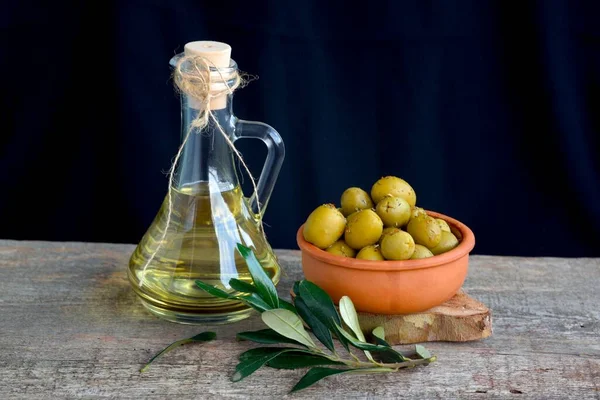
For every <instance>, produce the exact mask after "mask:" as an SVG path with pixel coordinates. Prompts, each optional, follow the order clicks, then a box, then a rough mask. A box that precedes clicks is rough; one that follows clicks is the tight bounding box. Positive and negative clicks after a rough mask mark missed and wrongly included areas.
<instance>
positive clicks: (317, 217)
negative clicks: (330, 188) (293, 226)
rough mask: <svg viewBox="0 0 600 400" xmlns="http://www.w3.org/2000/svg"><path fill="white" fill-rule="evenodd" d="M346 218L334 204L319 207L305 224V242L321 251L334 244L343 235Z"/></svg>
mask: <svg viewBox="0 0 600 400" xmlns="http://www.w3.org/2000/svg"><path fill="white" fill-rule="evenodd" d="M345 227H346V218H344V216H343V215H342V213H341V212H339V211H338V209H337V208H335V206H334V205H333V204H323V205H321V206H319V207H317V208H316V209H315V210H314V211H313V212H312V213H310V215H309V216H308V218H307V219H306V222H305V223H304V231H303V235H304V240H306V241H307V242H309V243H312V244H314V245H315V246H317V247H318V248H320V249H326V248H328V247H329V246H331V245H332V244H334V243H335V242H336V241H337V240H338V239H339V238H340V237H341V236H342V235H343V234H344V228H345Z"/></svg>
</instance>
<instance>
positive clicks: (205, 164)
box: [174, 95, 239, 193]
mask: <svg viewBox="0 0 600 400" xmlns="http://www.w3.org/2000/svg"><path fill="white" fill-rule="evenodd" d="M223 96H224V98H223V99H222V101H221V102H220V106H221V107H222V108H219V109H211V114H212V116H213V117H214V119H213V117H211V116H209V121H208V124H207V126H206V127H204V128H203V129H198V128H195V127H192V125H193V122H194V121H195V120H196V119H197V118H198V115H199V113H200V110H199V109H197V108H195V104H194V102H193V100H192V101H190V99H189V98H188V97H187V96H186V95H181V143H182V144H183V151H182V155H181V157H180V159H179V162H178V168H177V171H176V175H175V178H176V179H175V182H176V183H175V185H174V186H175V188H176V189H178V190H185V191H186V192H188V191H189V192H191V193H195V192H197V191H201V192H205V191H206V190H207V187H209V188H210V191H211V192H212V191H216V190H218V191H221V192H223V191H228V190H232V189H234V188H235V187H237V186H238V185H239V183H238V179H237V175H236V173H235V165H234V162H233V152H232V150H231V148H230V144H229V143H228V140H227V139H226V138H225V137H224V135H223V133H224V134H225V135H226V136H227V138H228V139H229V141H231V142H233V139H234V138H233V134H234V124H235V117H234V116H233V113H232V97H233V96H232V95H223ZM213 104H214V103H213ZM213 107H214V105H213ZM217 107H218V106H217ZM215 120H216V122H215ZM217 122H218V125H219V126H220V127H221V129H222V130H223V132H221V131H220V130H219V127H218V126H217ZM186 137H187V140H186Z"/></svg>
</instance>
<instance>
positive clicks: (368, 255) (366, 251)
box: [356, 244, 385, 261]
mask: <svg viewBox="0 0 600 400" xmlns="http://www.w3.org/2000/svg"><path fill="white" fill-rule="evenodd" d="M356 258H357V259H360V260H373V261H383V260H385V258H383V255H382V254H381V249H380V248H379V246H378V245H376V244H373V245H371V246H366V247H363V248H362V249H360V251H359V252H358V254H357V255H356Z"/></svg>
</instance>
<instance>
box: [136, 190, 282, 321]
mask: <svg viewBox="0 0 600 400" xmlns="http://www.w3.org/2000/svg"><path fill="white" fill-rule="evenodd" d="M209 185H210V188H209ZM218 186H219V185H218V184H216V183H212V182H211V183H210V184H209V183H208V182H200V183H195V184H191V185H186V186H184V187H182V188H180V189H175V188H172V190H171V209H172V212H171V216H170V221H169V222H168V227H167V219H168V209H169V196H168V195H167V197H166V198H165V200H164V202H163V204H162V206H161V208H160V211H159V212H158V214H157V216H156V217H155V219H154V221H153V223H152V224H151V226H150V227H149V229H148V231H147V232H146V234H145V236H144V237H143V238H142V240H141V241H140V243H139V245H138V247H137V248H136V250H135V251H134V253H133V255H132V256H131V259H130V263H129V279H130V281H131V282H132V286H133V288H134V290H135V291H136V292H137V294H138V295H139V296H140V297H141V298H142V301H143V302H144V303H145V305H146V306H147V307H148V308H149V309H150V310H151V311H153V312H155V313H157V314H161V316H162V317H165V318H167V319H171V320H178V321H179V322H203V321H211V322H219V321H220V320H222V321H224V322H226V321H232V320H235V319H241V318H242V317H241V316H240V318H236V315H238V314H240V315H241V314H244V313H246V314H247V313H248V312H249V311H250V309H249V308H248V307H247V306H246V305H244V304H243V303H241V302H239V301H237V300H231V299H221V298H216V297H214V296H212V295H210V294H209V293H207V292H206V291H204V290H202V289H200V288H199V287H198V286H197V285H196V283H195V281H196V280H201V281H203V282H206V283H208V284H210V285H213V286H216V287H218V288H219V289H221V290H224V291H226V292H229V293H235V291H234V290H233V289H231V287H230V286H229V284H228V282H229V280H230V279H231V278H237V279H239V280H242V281H245V282H248V283H252V278H251V276H250V273H249V271H248V267H247V265H246V262H245V260H244V259H243V258H242V257H241V256H240V254H239V252H238V251H237V248H236V246H237V244H238V243H241V244H243V245H245V246H247V247H250V248H251V249H252V250H253V251H254V253H255V255H256V257H257V259H258V260H259V262H260V263H261V265H262V267H263V268H264V269H265V271H266V273H267V275H269V277H270V278H271V279H272V280H273V281H274V283H277V282H278V281H279V275H280V268H279V265H278V263H277V259H276V256H275V254H274V253H273V251H272V249H271V247H270V245H269V244H268V243H267V241H266V239H265V237H264V234H263V233H262V231H261V229H260V225H259V220H258V219H257V217H256V215H254V214H253V213H251V212H250V211H249V210H250V209H249V207H248V205H247V200H246V198H244V196H243V194H242V191H241V188H240V187H239V186H235V187H233V188H227V187H226V188H224V189H223V188H220V187H218ZM230 187H231V185H230ZM165 229H167V233H166V235H165V238H164V239H162V236H163V233H164V231H165ZM153 253H155V254H154V256H153ZM230 314H231V315H230ZM182 315H184V316H185V317H182Z"/></svg>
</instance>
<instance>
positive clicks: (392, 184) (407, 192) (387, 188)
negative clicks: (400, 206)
mask: <svg viewBox="0 0 600 400" xmlns="http://www.w3.org/2000/svg"><path fill="white" fill-rule="evenodd" d="M386 196H394V197H402V198H403V199H404V200H406V201H407V202H408V204H409V205H410V206H411V207H414V205H415V204H416V203H417V195H416V193H415V191H414V189H413V188H412V187H411V186H410V185H409V184H408V182H406V181H405V180H404V179H400V178H398V177H396V176H386V177H383V178H381V179H380V180H378V181H377V182H375V184H374V185H373V187H372V188H371V198H372V199H373V201H374V202H375V204H377V203H379V202H380V201H381V200H383V198H384V197H386Z"/></svg>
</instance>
